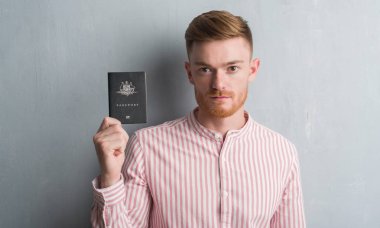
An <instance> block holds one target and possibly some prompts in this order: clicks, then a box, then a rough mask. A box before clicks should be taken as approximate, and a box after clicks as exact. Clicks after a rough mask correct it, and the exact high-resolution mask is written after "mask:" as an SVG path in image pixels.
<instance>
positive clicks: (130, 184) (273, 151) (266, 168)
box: [91, 112, 306, 228]
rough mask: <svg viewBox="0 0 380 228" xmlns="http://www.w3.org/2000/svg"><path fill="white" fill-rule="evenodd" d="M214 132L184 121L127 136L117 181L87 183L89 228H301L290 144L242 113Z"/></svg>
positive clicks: (296, 168) (190, 119) (301, 214)
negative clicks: (238, 122) (234, 124)
mask: <svg viewBox="0 0 380 228" xmlns="http://www.w3.org/2000/svg"><path fill="white" fill-rule="evenodd" d="M245 116H246V119H247V122H246V124H245V125H244V127H243V128H241V129H239V130H231V131H229V132H228V133H227V135H226V137H225V139H224V141H223V137H222V135H220V134H218V133H216V132H213V131H211V130H209V129H207V128H205V127H203V126H202V125H201V124H200V123H199V122H198V121H197V120H196V119H195V116H194V113H193V112H191V113H190V114H189V115H188V116H186V117H183V118H180V119H177V120H173V121H169V122H166V123H163V124H161V125H158V126H155V127H149V128H145V129H141V130H138V131H136V132H135V134H133V135H132V136H131V137H130V140H129V142H128V145H127V149H126V159H125V162H124V166H123V169H122V173H123V175H122V177H121V179H120V181H119V182H117V183H116V184H114V185H112V186H110V187H108V188H103V189H99V188H97V187H98V183H97V179H95V180H94V181H93V183H92V184H93V191H94V203H93V207H92V213H91V222H92V225H93V227H154V228H156V227H157V228H159V227H255V228H264V227H273V228H279V227H288V228H299V227H305V226H306V225H305V219H304V212H303V200H302V190H301V184H300V174H299V164H298V158H297V152H296V148H295V146H294V145H293V144H292V143H291V142H289V141H288V140H287V139H285V138H284V137H283V136H281V135H280V134H278V133H276V132H274V131H272V130H270V129H268V128H266V127H264V126H262V125H260V124H259V123H257V122H256V121H254V120H253V119H252V117H251V116H250V115H249V114H248V113H245Z"/></svg>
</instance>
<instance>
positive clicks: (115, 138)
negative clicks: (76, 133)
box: [94, 132, 128, 155]
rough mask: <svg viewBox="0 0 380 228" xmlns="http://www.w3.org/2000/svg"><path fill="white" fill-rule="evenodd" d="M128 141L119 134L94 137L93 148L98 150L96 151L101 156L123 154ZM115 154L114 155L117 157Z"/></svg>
mask: <svg viewBox="0 0 380 228" xmlns="http://www.w3.org/2000/svg"><path fill="white" fill-rule="evenodd" d="M127 142H128V139H126V137H125V135H124V134H120V133H119V132H115V133H112V134H110V135H107V136H104V137H102V136H99V135H96V136H94V143H95V146H96V147H97V148H98V149H99V150H97V151H98V152H99V153H101V154H103V153H104V154H110V153H111V152H114V151H120V152H124V150H125V148H126V145H127ZM118 154H119V153H116V154H114V155H118Z"/></svg>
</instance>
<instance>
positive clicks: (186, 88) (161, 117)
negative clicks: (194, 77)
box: [144, 40, 195, 126]
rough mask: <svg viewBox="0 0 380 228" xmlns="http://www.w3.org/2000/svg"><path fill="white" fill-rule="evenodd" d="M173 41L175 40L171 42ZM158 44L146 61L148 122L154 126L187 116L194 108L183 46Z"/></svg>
mask: <svg viewBox="0 0 380 228" xmlns="http://www.w3.org/2000/svg"><path fill="white" fill-rule="evenodd" d="M173 43H174V42H173ZM173 43H170V40H166V41H162V43H158V44H157V46H156V47H157V49H156V50H153V51H152V54H151V55H149V58H150V59H147V60H146V61H144V62H146V63H147V64H149V66H147V67H146V71H147V91H148V104H147V112H148V124H149V126H151V125H156V124H160V123H162V122H164V121H168V120H172V119H175V118H178V117H181V116H183V115H186V114H187V113H188V112H189V111H190V110H192V109H193V108H194V104H195V103H194V95H193V87H192V85H191V84H190V83H189V82H188V80H187V76H186V71H185V69H184V62H185V61H186V59H187V57H186V54H185V48H184V46H183V47H182V46H179V45H175V43H174V44H173Z"/></svg>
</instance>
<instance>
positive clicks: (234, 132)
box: [187, 107, 254, 141]
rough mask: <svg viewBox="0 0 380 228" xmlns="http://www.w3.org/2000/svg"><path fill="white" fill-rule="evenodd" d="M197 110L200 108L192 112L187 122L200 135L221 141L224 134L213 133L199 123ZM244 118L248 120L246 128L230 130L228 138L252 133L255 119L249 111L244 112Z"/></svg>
mask: <svg viewBox="0 0 380 228" xmlns="http://www.w3.org/2000/svg"><path fill="white" fill-rule="evenodd" d="M197 110H198V107H197V108H195V109H194V110H192V111H191V112H190V113H189V115H188V116H187V120H188V122H189V123H190V126H191V127H192V128H193V130H194V131H196V132H197V133H198V134H200V135H203V136H205V137H207V138H211V139H213V140H217V141H219V140H220V139H221V138H222V137H223V136H222V134H220V133H218V132H216V131H213V130H211V129H208V128H206V127H205V126H203V125H202V124H201V123H199V121H198V120H197V119H196V117H195V112H196V111H197ZM244 117H245V119H246V122H245V124H244V126H243V127H242V128H240V129H238V130H229V131H228V132H227V134H226V137H238V136H242V135H244V134H246V133H248V132H249V131H250V129H251V128H252V127H253V122H254V121H253V118H252V116H251V115H250V114H249V113H248V112H247V111H244Z"/></svg>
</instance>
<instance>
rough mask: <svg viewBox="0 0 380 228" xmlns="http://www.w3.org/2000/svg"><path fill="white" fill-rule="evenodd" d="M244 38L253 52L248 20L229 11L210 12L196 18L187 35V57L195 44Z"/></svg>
mask: <svg viewBox="0 0 380 228" xmlns="http://www.w3.org/2000/svg"><path fill="white" fill-rule="evenodd" d="M235 37H242V38H244V39H245V40H247V41H248V43H249V46H250V48H251V50H250V51H251V53H252V51H253V42H252V33H251V30H250V28H249V26H248V23H247V21H246V20H244V19H243V18H242V17H240V16H235V15H233V14H231V13H229V12H227V11H216V10H213V11H209V12H206V13H203V14H201V15H199V16H197V17H196V18H194V19H193V20H192V21H191V23H190V24H189V27H188V28H187V30H186V33H185V39H186V50H187V55H188V56H190V52H191V48H192V45H193V43H194V42H202V41H214V40H227V39H231V38H235Z"/></svg>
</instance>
